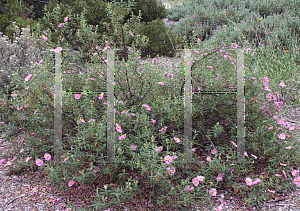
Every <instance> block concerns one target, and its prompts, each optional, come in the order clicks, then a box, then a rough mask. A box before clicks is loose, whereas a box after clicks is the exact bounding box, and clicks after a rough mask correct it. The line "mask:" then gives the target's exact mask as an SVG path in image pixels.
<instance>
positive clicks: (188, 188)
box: [185, 185, 194, 192]
mask: <svg viewBox="0 0 300 211" xmlns="http://www.w3.org/2000/svg"><path fill="white" fill-rule="evenodd" d="M185 189H186V190H187V192H190V191H191V190H193V189H194V187H192V188H190V186H189V185H188V186H187V187H186V188H185Z"/></svg>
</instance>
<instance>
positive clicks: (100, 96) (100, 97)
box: [98, 92, 103, 100]
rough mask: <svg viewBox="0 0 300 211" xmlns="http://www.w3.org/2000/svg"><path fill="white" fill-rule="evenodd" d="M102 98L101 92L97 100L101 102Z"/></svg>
mask: <svg viewBox="0 0 300 211" xmlns="http://www.w3.org/2000/svg"><path fill="white" fill-rule="evenodd" d="M102 98H103V92H102V93H101V94H100V95H99V97H98V99H99V100H101V99H102Z"/></svg>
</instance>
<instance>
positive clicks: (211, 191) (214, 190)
mask: <svg viewBox="0 0 300 211" xmlns="http://www.w3.org/2000/svg"><path fill="white" fill-rule="evenodd" d="M209 193H210V194H211V195H212V196H216V195H217V190H216V189H215V188H212V189H210V191H209Z"/></svg>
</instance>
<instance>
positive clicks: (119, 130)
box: [116, 123, 123, 133]
mask: <svg viewBox="0 0 300 211" xmlns="http://www.w3.org/2000/svg"><path fill="white" fill-rule="evenodd" d="M116 130H117V131H118V132H119V133H122V132H123V131H122V129H121V127H120V125H119V124H118V123H117V124H116Z"/></svg>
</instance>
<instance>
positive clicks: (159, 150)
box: [155, 146, 163, 152]
mask: <svg viewBox="0 0 300 211" xmlns="http://www.w3.org/2000/svg"><path fill="white" fill-rule="evenodd" d="M162 149H163V147H162V146H160V147H157V148H156V149H155V151H156V152H161V151H162Z"/></svg>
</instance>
